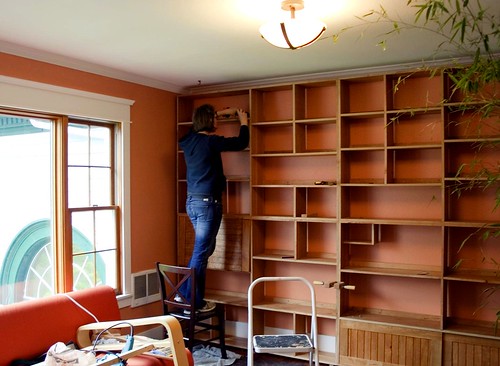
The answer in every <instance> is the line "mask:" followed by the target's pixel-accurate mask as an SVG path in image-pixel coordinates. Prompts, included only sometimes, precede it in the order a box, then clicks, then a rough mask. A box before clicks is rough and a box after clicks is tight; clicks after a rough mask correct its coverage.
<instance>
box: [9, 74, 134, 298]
mask: <svg viewBox="0 0 500 366" xmlns="http://www.w3.org/2000/svg"><path fill="white" fill-rule="evenodd" d="M134 102H135V101H133V100H130V99H123V98H117V97H112V96H109V95H104V94H97V93H91V92H86V91H81V90H76V89H70V88H64V87H60V86H55V85H50V84H44V83H38V82H34V81H29V80H24V79H17V78H12V77H8V76H2V75H0V106H2V107H8V108H15V109H22V110H28V111H36V112H46V113H55V114H62V115H67V116H70V117H84V118H90V119H98V120H105V121H113V122H119V123H121V131H122V144H121V148H122V151H121V154H120V155H121V157H122V161H121V166H122V167H123V169H122V182H123V189H122V193H121V194H122V197H121V202H123V205H122V210H123V212H122V216H121V217H122V225H121V228H122V233H121V235H122V238H123V253H124V255H123V270H122V281H123V283H122V288H123V292H124V295H122V296H120V297H119V298H118V301H119V305H120V307H124V306H130V304H131V298H132V296H131V293H132V290H131V260H130V257H131V256H130V253H131V248H130V237H131V234H130V123H131V121H130V107H131V106H132V105H133V104H134Z"/></svg>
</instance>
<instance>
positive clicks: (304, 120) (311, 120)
mask: <svg viewBox="0 0 500 366" xmlns="http://www.w3.org/2000/svg"><path fill="white" fill-rule="evenodd" d="M295 123H296V124H301V125H302V124H304V125H308V124H311V125H315V124H317V125H320V124H334V123H337V117H336V116H330V117H321V118H301V119H296V120H295Z"/></svg>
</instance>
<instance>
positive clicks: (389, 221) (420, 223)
mask: <svg viewBox="0 0 500 366" xmlns="http://www.w3.org/2000/svg"><path fill="white" fill-rule="evenodd" d="M340 222H341V223H342V224H378V225H410V226H441V225H442V224H443V222H442V221H433V220H398V219H369V218H355V217H344V218H341V219H340Z"/></svg>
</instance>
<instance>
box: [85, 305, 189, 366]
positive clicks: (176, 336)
mask: <svg viewBox="0 0 500 366" xmlns="http://www.w3.org/2000/svg"><path fill="white" fill-rule="evenodd" d="M127 323H128V324H132V325H133V326H141V325H152V324H159V325H162V326H163V327H164V328H165V329H166V330H167V332H168V338H169V340H170V347H171V351H172V356H173V360H174V365H175V366H188V365H189V362H188V358H187V355H186V346H185V344H184V338H183V335H182V329H181V325H180V323H179V321H178V320H177V319H176V318H174V317H173V316H170V315H161V316H153V317H147V318H138V319H126V320H116V321H107V322H99V323H90V324H85V325H82V326H81V327H79V328H78V330H77V334H76V340H77V344H78V346H79V347H88V346H91V345H92V341H91V339H90V331H91V330H103V329H107V328H109V327H113V328H128V327H129V325H128V324H127Z"/></svg>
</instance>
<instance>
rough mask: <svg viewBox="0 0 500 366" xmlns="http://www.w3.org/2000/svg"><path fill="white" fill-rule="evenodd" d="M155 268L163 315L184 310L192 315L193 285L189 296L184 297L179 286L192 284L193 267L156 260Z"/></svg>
mask: <svg viewBox="0 0 500 366" xmlns="http://www.w3.org/2000/svg"><path fill="white" fill-rule="evenodd" d="M156 270H157V272H158V279H159V282H160V294H161V299H162V305H163V313H164V315H170V314H177V313H182V312H186V313H187V314H191V315H192V316H193V317H194V314H195V310H196V309H195V301H194V299H195V291H196V289H195V286H190V289H191V290H190V298H189V299H188V298H186V297H185V296H184V295H183V294H182V293H181V292H180V288H181V286H182V285H183V284H185V283H186V284H188V283H191V284H194V283H195V281H194V279H195V272H194V268H188V267H179V266H173V265H169V264H162V263H160V262H156ZM179 300H180V301H179Z"/></svg>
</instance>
